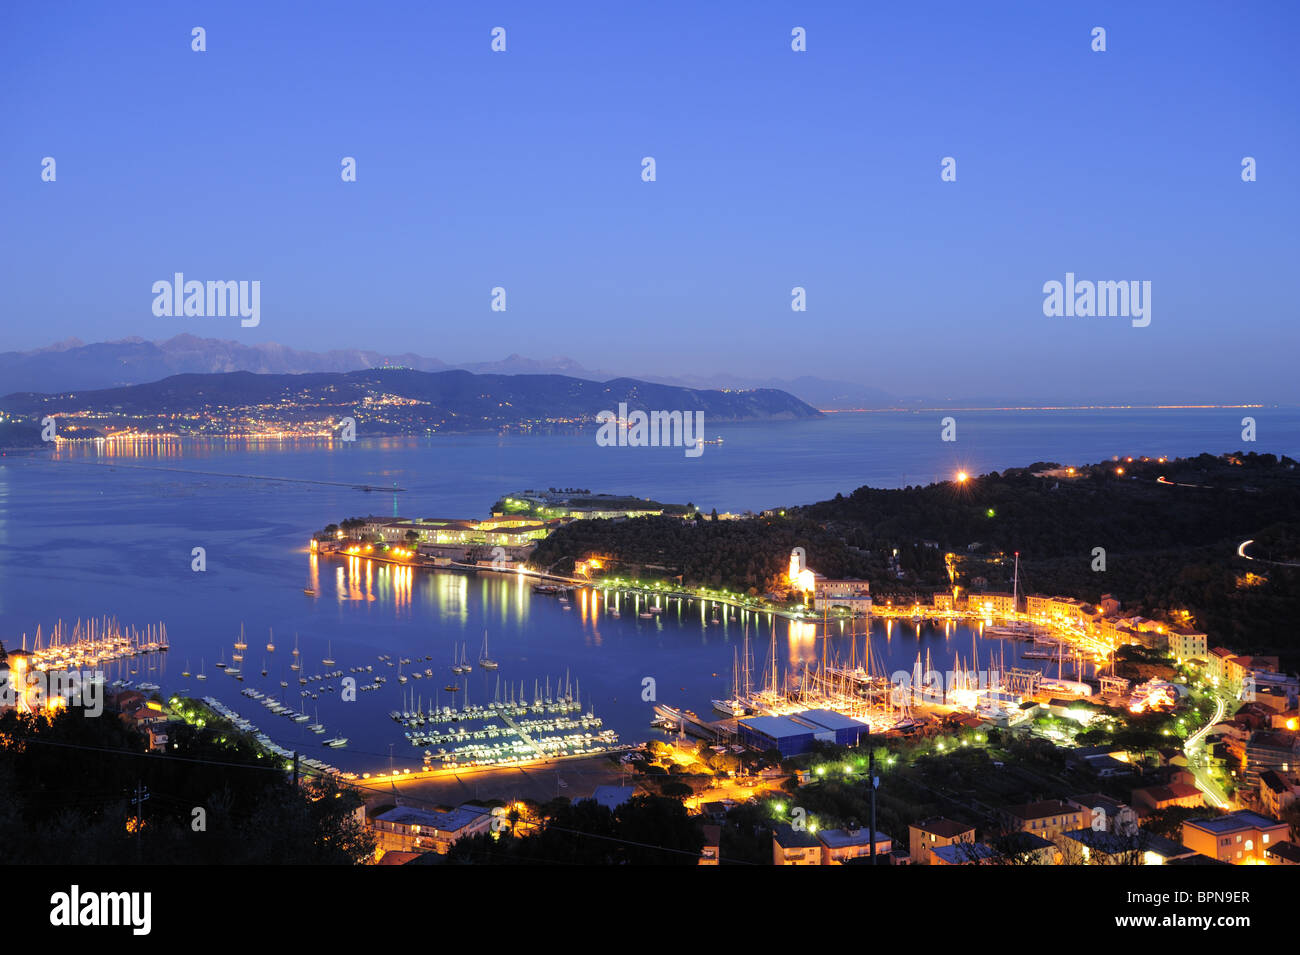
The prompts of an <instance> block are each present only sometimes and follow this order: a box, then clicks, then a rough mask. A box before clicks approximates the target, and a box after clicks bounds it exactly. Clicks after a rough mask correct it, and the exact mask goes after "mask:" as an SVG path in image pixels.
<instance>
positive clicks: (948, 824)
mask: <svg viewBox="0 0 1300 955" xmlns="http://www.w3.org/2000/svg"><path fill="white" fill-rule="evenodd" d="M907 830H908V847H909V849H910V854H911V856H912V864H913V865H930V864H931V863H932V862H933V861H934V860H933V858H932V857H931V853H932V852H933V851H934V850H935V849H942V848H943V847H944V846H950V845H952V844H953V843H955V842H965V843H973V842H974V841H975V827H974V826H968V825H966V824H965V823H961V822H954V821H953V820H951V819H945V818H944V817H943V816H937V817H935V818H932V819H922V820H921V821H920V822H916V823H913V824H912V825H910V826H908V827H907Z"/></svg>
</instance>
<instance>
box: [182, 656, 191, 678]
mask: <svg viewBox="0 0 1300 955" xmlns="http://www.w3.org/2000/svg"><path fill="white" fill-rule="evenodd" d="M189 675H190V660H189V657H186V658H185V669H184V670H182V671H181V676H183V677H186V678H188V677H189Z"/></svg>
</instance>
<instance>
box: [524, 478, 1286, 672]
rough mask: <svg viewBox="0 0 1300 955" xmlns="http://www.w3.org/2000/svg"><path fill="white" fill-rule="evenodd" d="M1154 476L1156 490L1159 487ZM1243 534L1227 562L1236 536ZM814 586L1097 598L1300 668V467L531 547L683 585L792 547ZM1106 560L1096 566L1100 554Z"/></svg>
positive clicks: (748, 575)
mask: <svg viewBox="0 0 1300 955" xmlns="http://www.w3.org/2000/svg"><path fill="white" fill-rule="evenodd" d="M1162 479H1163V480H1162ZM1246 540H1253V543H1252V544H1251V545H1249V547H1248V548H1247V554H1248V555H1249V557H1251V558H1254V559H1247V558H1243V557H1240V556H1238V552H1237V551H1238V547H1239V546H1240V545H1241V544H1242V542H1243V541H1246ZM795 546H801V547H803V548H804V549H805V550H806V551H807V555H808V563H809V565H810V566H812V567H813V568H814V569H815V570H817V571H819V572H821V573H823V574H826V575H827V576H854V577H862V578H865V579H867V580H869V581H870V582H871V589H872V592H873V594H875V595H876V598H877V600H878V601H879V602H884V600H886V599H890V598H896V599H905V600H911V599H914V598H918V597H919V598H920V599H927V600H928V598H929V594H931V593H933V592H934V591H936V590H940V589H947V588H948V587H950V586H951V584H952V581H950V579H949V575H948V559H947V558H946V556H945V555H948V554H952V555H953V557H952V566H953V569H954V572H955V573H956V575H957V580H956V582H957V583H958V584H959V585H960V586H962V587H963V588H964V589H966V590H968V591H969V590H974V591H980V590H987V591H999V590H1005V591H1010V590H1011V587H1012V579H1011V578H1012V571H1013V566H1014V560H1013V555H1014V554H1015V552H1017V551H1018V552H1019V554H1020V588H1021V592H1022V593H1026V592H1036V593H1047V594H1065V595H1070V596H1076V597H1079V598H1081V599H1084V600H1089V601H1095V600H1097V599H1098V598H1099V597H1100V596H1101V594H1103V593H1110V594H1113V595H1115V596H1116V597H1117V598H1119V599H1120V600H1121V602H1122V604H1123V607H1124V609H1125V610H1127V611H1131V612H1133V613H1141V614H1144V615H1146V616H1151V617H1157V618H1165V619H1175V612H1176V611H1187V612H1189V613H1190V614H1191V615H1192V619H1191V622H1192V623H1193V624H1195V625H1197V626H1200V627H1202V628H1204V629H1206V631H1207V632H1208V633H1210V635H1211V637H1210V638H1211V641H1212V642H1217V643H1223V644H1225V645H1227V646H1230V647H1232V648H1234V649H1237V650H1239V651H1241V652H1269V651H1274V652H1279V653H1281V654H1282V655H1283V656H1284V657H1288V658H1289V659H1290V660H1291V661H1292V662H1293V665H1295V664H1300V659H1297V657H1296V648H1300V635H1298V634H1297V632H1296V627H1295V621H1296V620H1297V619H1300V567H1288V566H1285V565H1286V564H1288V563H1300V471H1297V469H1296V462H1295V461H1293V460H1291V459H1290V458H1286V457H1283V458H1280V459H1279V458H1277V457H1275V456H1273V455H1270V454H1255V453H1251V454H1245V453H1241V452H1238V453H1235V454H1228V455H1222V456H1214V455H1210V454H1203V455H1201V456H1199V457H1196V458H1190V459H1181V460H1175V461H1170V462H1161V461H1157V460H1150V461H1142V460H1136V461H1127V460H1125V461H1106V462H1101V463H1099V464H1096V465H1092V466H1081V467H1077V468H1074V469H1073V470H1072V471H1071V470H1070V469H1067V468H1065V467H1062V466H1060V465H1056V464H1053V463H1047V462H1039V463H1036V464H1033V465H1030V466H1029V467H1026V468H1013V469H1010V470H1008V471H1004V472H1002V473H996V472H994V473H991V474H987V475H979V476H975V477H972V478H970V479H969V480H966V481H964V482H957V481H948V482H942V483H939V484H932V485H928V486H924V487H907V488H898V489H876V488H869V487H862V488H859V489H857V490H856V491H853V492H852V493H850V494H848V495H840V496H837V497H836V498H835V499H833V500H829V501H822V502H820V503H817V504H811V505H806V506H802V507H800V506H792V507H788V508H787V509H786V510H785V512H784V514H783V516H779V517H771V518H762V519H753V520H745V521H712V520H709V519H707V518H706V517H705V516H704V515H700V516H699V518H698V519H697V520H696V521H685V522H684V521H681V520H679V519H676V518H666V517H665V518H647V519H642V520H636V521H624V522H614V521H579V522H575V523H574V524H571V525H569V526H567V527H564V528H561V529H560V530H559V531H557V532H556V533H554V534H552V535H551V537H550V538H548V539H547V540H546V541H544V542H543V543H542V545H541V547H540V548H539V550H538V552H537V554H536V555H535V562H536V563H537V564H538V565H539V566H545V565H547V564H548V563H551V562H553V561H556V560H559V559H561V558H563V557H564V556H566V555H579V556H586V555H590V554H603V555H605V556H607V557H612V558H616V559H617V561H619V563H616V564H614V565H612V567H613V569H614V571H615V572H617V573H623V574H636V575H639V576H643V577H659V578H663V579H669V578H673V577H676V576H678V575H680V576H681V577H682V580H683V583H684V584H685V585H687V586H692V585H694V586H708V587H725V588H727V589H731V590H736V591H741V592H743V591H746V590H750V589H752V590H754V591H755V592H759V593H761V592H766V591H768V590H771V589H780V588H783V587H784V586H785V579H784V571H785V567H786V564H787V561H788V559H789V553H790V549H791V548H792V547H795ZM1097 548H1101V549H1102V551H1104V555H1103V556H1104V568H1105V569H1104V570H1098V569H1094V568H1095V567H1097V566H1098V565H1099V562H1098V555H1099V554H1100V553H1101V552H1099V551H1097Z"/></svg>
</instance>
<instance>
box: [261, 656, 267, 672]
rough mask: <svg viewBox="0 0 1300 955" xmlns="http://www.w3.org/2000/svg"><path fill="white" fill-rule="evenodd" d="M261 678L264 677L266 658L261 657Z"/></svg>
mask: <svg viewBox="0 0 1300 955" xmlns="http://www.w3.org/2000/svg"><path fill="white" fill-rule="evenodd" d="M262 676H266V657H262Z"/></svg>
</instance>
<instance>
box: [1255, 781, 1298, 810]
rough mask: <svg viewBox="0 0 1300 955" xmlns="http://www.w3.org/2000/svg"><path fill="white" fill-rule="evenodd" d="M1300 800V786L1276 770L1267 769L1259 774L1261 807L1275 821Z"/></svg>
mask: <svg viewBox="0 0 1300 955" xmlns="http://www.w3.org/2000/svg"><path fill="white" fill-rule="evenodd" d="M1297 799H1300V786H1297V785H1296V784H1295V783H1293V782H1291V780H1289V779H1287V778H1286V777H1285V776H1283V775H1282V774H1281V773H1279V772H1277V771H1276V770H1272V769H1266V770H1264V771H1263V772H1262V773H1260V774H1259V804H1260V807H1261V808H1262V809H1263V810H1264V811H1265V812H1266V813H1268V814H1269V815H1270V816H1272V817H1274V818H1275V819H1280V818H1282V813H1283V812H1285V811H1286V810H1287V809H1288V808H1290V807H1291V806H1292V805H1293V804H1294V803H1295V802H1296V800H1297Z"/></svg>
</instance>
